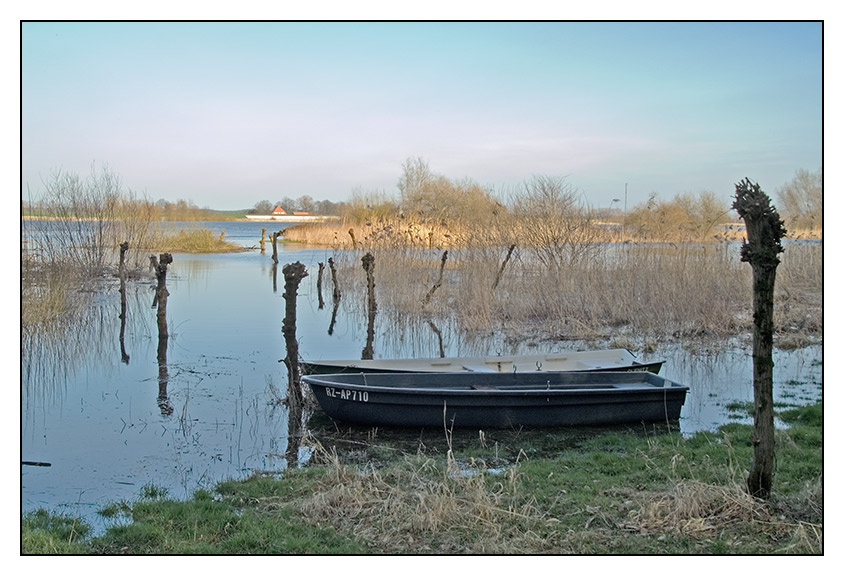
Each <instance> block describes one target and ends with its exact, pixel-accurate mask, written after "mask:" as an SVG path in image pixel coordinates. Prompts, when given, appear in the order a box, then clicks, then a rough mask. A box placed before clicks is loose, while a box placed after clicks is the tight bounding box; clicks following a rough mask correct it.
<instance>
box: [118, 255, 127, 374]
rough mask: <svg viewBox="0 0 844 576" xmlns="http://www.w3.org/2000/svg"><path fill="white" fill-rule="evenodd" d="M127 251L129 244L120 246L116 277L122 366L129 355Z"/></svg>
mask: <svg viewBox="0 0 844 576" xmlns="http://www.w3.org/2000/svg"><path fill="white" fill-rule="evenodd" d="M128 250H129V242H122V243H121V244H120V263H119V267H118V275H119V276H120V336H119V338H118V341H119V342H120V359H121V360H122V361H123V363H124V364H128V363H129V355H128V354H127V353H126V342H125V339H124V336H125V334H126V252H127V251H128Z"/></svg>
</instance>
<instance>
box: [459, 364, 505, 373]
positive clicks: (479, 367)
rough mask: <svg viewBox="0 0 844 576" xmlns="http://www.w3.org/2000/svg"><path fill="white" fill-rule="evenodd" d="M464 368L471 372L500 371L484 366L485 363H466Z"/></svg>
mask: <svg viewBox="0 0 844 576" xmlns="http://www.w3.org/2000/svg"><path fill="white" fill-rule="evenodd" d="M463 369H464V370H468V371H469V372H498V370H494V369H492V368H490V367H489V366H484V365H483V364H464V365H463Z"/></svg>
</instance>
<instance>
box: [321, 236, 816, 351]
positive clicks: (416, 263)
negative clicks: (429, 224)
mask: <svg viewBox="0 0 844 576" xmlns="http://www.w3.org/2000/svg"><path fill="white" fill-rule="evenodd" d="M738 246H739V245H738V244H736V243H726V242H721V243H707V244H679V245H668V244H642V245H638V244H602V245H599V246H598V247H597V249H595V250H594V251H593V253H591V254H590V255H589V257H587V258H580V259H577V260H576V261H574V262H572V263H570V264H568V265H565V266H558V267H549V266H547V265H544V264H543V263H542V262H540V261H539V260H538V259H537V258H535V257H534V254H533V253H532V252H531V251H530V249H527V248H523V247H516V249H515V250H514V251H513V252H512V255H511V257H510V259H509V260H508V261H506V263H505V260H506V259H507V255H508V247H506V246H500V245H499V246H495V245H488V244H487V245H482V244H478V245H475V246H470V247H461V248H455V249H449V250H448V253H447V255H446V260H445V265H444V267H443V269H442V282H441V284H440V285H439V286H438V287H437V289H436V291H435V292H434V293H433V294H432V295H431V297H430V298H428V297H427V295H428V293H429V292H430V291H431V289H432V287H434V285H435V284H437V282H438V281H439V273H440V266H441V264H442V256H443V254H444V252H445V251H444V250H437V249H427V248H416V247H413V246H387V247H373V248H371V250H370V251H371V252H372V254H373V255H374V256H375V262H376V272H375V276H376V295H377V301H378V306H379V314H381V315H382V317H387V320H386V322H387V323H388V324H392V323H395V322H401V321H406V319H407V318H416V319H422V320H425V319H428V320H434V321H435V322H440V321H444V320H446V319H454V321H455V322H457V324H459V326H460V329H461V330H462V331H463V333H465V334H468V335H473V334H477V335H480V334H490V333H496V332H498V333H502V334H504V335H505V337H507V338H508V339H509V340H510V341H511V342H512V343H513V344H514V345H515V344H516V343H519V342H524V341H525V339H526V338H533V339H539V340H552V341H553V340H582V339H594V338H601V339H608V338H623V339H627V340H629V341H631V342H633V343H636V345H637V346H641V345H642V343H643V342H645V341H653V340H657V341H659V340H666V339H672V338H678V337H682V338H697V337H706V336H712V337H728V336H733V335H739V334H743V333H747V332H749V330H750V329H751V326H752V286H751V280H752V271H751V268H750V266H749V265H747V264H746V263H744V262H741V260H740V256H739V250H738ZM362 254H363V250H336V251H334V256H333V257H334V260H335V262H336V263H337V266H338V278H339V280H340V282H341V289H342V291H343V292H344V294H347V293H350V295H349V296H347V297H345V298H347V299H346V300H345V303H346V304H347V305H351V306H358V305H359V304H360V303H362V302H363V300H364V295H365V290H366V287H365V281H364V273H363V270H362V267H361V264H360V257H361V256H362ZM822 294H823V272H822V246H820V245H817V244H799V243H795V244H791V245H789V246H787V248H786V252H785V253H784V255H783V257H782V264H781V266H780V273H779V275H778V284H777V305H776V329H777V335H778V338H779V339H780V340H782V341H783V343H784V345H786V346H795V345H800V343H801V342H802V345H806V344H809V343H812V341H813V340H816V339H817V338H819V337H820V334H822V330H823V320H822V317H823V314H822V312H823V308H822ZM350 302H351V304H349V303H350ZM789 340H790V341H791V344H788V343H787V341H789Z"/></svg>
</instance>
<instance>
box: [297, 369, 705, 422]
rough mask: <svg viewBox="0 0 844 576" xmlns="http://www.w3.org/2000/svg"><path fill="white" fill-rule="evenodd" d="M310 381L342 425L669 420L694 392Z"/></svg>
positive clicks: (571, 379) (648, 387)
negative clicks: (345, 423)
mask: <svg viewBox="0 0 844 576" xmlns="http://www.w3.org/2000/svg"><path fill="white" fill-rule="evenodd" d="M303 381H304V382H306V383H307V384H308V385H309V386H310V387H311V390H313V393H314V395H315V396H316V398H317V401H318V402H319V405H320V407H321V408H322V410H323V411H324V412H325V413H326V414H327V415H328V416H330V417H331V418H333V419H335V420H338V421H341V422H349V423H355V424H364V425H372V426H408V427H431V426H447V427H452V426H454V427H464V428H465V427H473V428H474V427H477V428H509V427H519V426H530V427H541V426H584V425H595V424H618V423H625V422H628V423H629V422H654V421H666V420H668V421H670V420H677V419H678V418H679V417H680V410H681V408H682V407H683V403H684V402H685V399H686V392H687V391H688V389H689V388H688V386H685V385H682V384H678V383H676V382H672V381H670V380H668V379H666V378H664V377H661V376H658V375H656V374H653V373H650V372H545V373H541V372H522V373H518V372H517V373H491V374H486V373H476V372H455V373H388V374H384V373H376V374H373V373H358V374H352V373H348V372H346V373H342V374H326V375H310V376H304V377H303Z"/></svg>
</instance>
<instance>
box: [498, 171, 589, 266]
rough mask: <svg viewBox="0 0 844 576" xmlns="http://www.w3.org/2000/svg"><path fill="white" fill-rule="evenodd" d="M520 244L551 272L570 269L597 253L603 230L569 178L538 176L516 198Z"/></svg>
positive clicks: (514, 205) (522, 188)
mask: <svg viewBox="0 0 844 576" xmlns="http://www.w3.org/2000/svg"><path fill="white" fill-rule="evenodd" d="M511 203H512V204H513V214H514V217H515V222H516V226H517V232H516V234H517V240H518V243H519V244H521V245H524V246H525V247H526V248H527V249H528V250H529V251H531V252H532V253H533V254H534V255H535V256H536V257H537V258H538V259H539V261H540V262H542V263H543V264H544V265H545V266H547V267H549V268H562V267H565V266H570V265H572V264H574V263H576V262H578V261H580V260H582V259H584V258H588V257H589V256H591V255H592V254H594V253H595V252H596V251H597V244H595V241H596V240H597V238H598V234H599V230H598V228H597V226H595V224H594V219H593V217H592V211H591V210H590V209H589V208H588V207H586V206H585V205H584V204H583V202H582V198H581V194H580V193H579V192H578V191H577V189H576V188H574V186H572V185H571V184H569V183H568V182H566V180H565V178H559V177H551V176H535V177H533V179H531V180H529V181H528V182H525V183H524V184H523V185H522V186H521V188H519V189H518V190H517V192H516V193H515V195H514V196H513V198H512V200H511Z"/></svg>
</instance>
